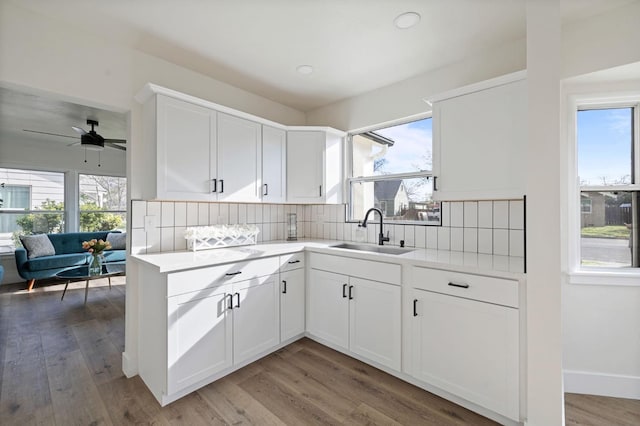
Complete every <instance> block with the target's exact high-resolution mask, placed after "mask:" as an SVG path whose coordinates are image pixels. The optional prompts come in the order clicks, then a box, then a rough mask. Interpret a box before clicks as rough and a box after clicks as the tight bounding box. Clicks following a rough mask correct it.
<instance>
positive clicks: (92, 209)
mask: <svg viewBox="0 0 640 426" xmlns="http://www.w3.org/2000/svg"><path fill="white" fill-rule="evenodd" d="M126 208H127V179H126V178H123V177H117V176H98V175H82V174H81V175H80V230H81V231H89V232H93V231H111V230H115V229H118V230H121V231H124V230H126V214H125V212H126Z"/></svg>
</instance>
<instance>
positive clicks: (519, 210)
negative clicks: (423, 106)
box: [509, 200, 524, 229]
mask: <svg viewBox="0 0 640 426" xmlns="http://www.w3.org/2000/svg"><path fill="white" fill-rule="evenodd" d="M509 229H524V201H521V200H517V201H516V200H512V201H509Z"/></svg>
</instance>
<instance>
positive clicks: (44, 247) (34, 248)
mask: <svg viewBox="0 0 640 426" xmlns="http://www.w3.org/2000/svg"><path fill="white" fill-rule="evenodd" d="M20 241H21V242H22V246H23V247H24V248H25V249H27V256H28V257H29V259H33V258H36V257H42V256H53V255H54V254H56V249H55V248H53V244H51V240H50V239H49V237H48V236H47V234H36V235H23V236H21V237H20Z"/></svg>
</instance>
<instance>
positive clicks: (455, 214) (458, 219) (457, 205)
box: [445, 201, 464, 228]
mask: <svg viewBox="0 0 640 426" xmlns="http://www.w3.org/2000/svg"><path fill="white" fill-rule="evenodd" d="M449 214H450V215H451V222H450V226H457V227H460V228H462V227H463V226H464V203H463V202H461V201H455V202H453V203H450V211H449ZM445 226H446V225H445Z"/></svg>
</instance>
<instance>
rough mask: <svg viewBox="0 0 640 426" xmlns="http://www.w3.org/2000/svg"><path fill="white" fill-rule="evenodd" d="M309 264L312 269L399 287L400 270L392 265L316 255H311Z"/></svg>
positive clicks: (398, 266)
mask: <svg viewBox="0 0 640 426" xmlns="http://www.w3.org/2000/svg"><path fill="white" fill-rule="evenodd" d="M309 263H310V264H311V267H312V268H314V269H320V270H323V271H329V272H334V273H336V274H344V275H350V276H352V277H360V278H365V279H369V280H372V281H380V282H384V283H389V284H396V285H400V277H401V272H400V269H401V268H400V265H396V264H393V263H383V262H372V261H370V260H362V259H355V258H352V257H340V256H332V255H328V254H317V253H312V254H311V255H310V256H309Z"/></svg>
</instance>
